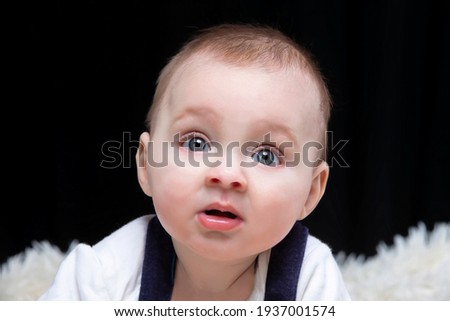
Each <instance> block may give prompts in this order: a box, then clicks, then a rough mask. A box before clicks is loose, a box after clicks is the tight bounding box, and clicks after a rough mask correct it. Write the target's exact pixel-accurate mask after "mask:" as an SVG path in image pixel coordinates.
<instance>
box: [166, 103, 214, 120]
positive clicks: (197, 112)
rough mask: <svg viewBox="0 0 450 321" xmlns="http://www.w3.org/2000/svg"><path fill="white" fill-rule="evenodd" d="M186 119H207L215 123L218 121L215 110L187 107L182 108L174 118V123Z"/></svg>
mask: <svg viewBox="0 0 450 321" xmlns="http://www.w3.org/2000/svg"><path fill="white" fill-rule="evenodd" d="M186 117H194V118H195V117H198V118H203V119H207V120H208V121H211V122H215V121H218V120H219V119H220V116H219V114H217V113H216V111H215V110H213V109H211V108H208V107H203V106H189V107H186V108H184V109H183V110H182V111H181V112H180V113H178V114H176V115H175V117H174V121H173V122H174V123H177V122H178V121H180V120H182V119H184V118H186Z"/></svg>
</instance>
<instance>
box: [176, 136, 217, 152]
mask: <svg viewBox="0 0 450 321" xmlns="http://www.w3.org/2000/svg"><path fill="white" fill-rule="evenodd" d="M181 146H183V147H187V148H189V149H190V150H191V151H193V152H207V151H209V150H210V149H211V148H210V146H209V143H208V142H206V141H205V140H204V139H203V138H201V137H192V138H189V139H187V140H186V141H184V142H183V144H182V145H181Z"/></svg>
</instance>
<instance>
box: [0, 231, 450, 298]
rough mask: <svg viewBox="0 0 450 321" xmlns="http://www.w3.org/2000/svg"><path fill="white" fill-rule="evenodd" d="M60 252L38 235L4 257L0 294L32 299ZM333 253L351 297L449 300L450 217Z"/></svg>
mask: <svg viewBox="0 0 450 321" xmlns="http://www.w3.org/2000/svg"><path fill="white" fill-rule="evenodd" d="M76 244H77V242H76V241H74V242H73V243H72V245H71V247H70V248H69V251H70V250H71V249H72V248H73V247H74V246H75V245H76ZM69 251H68V252H69ZM65 255H66V253H63V252H62V251H61V250H60V249H59V248H58V247H56V246H55V245H52V244H50V243H49V242H47V241H42V242H33V243H32V246H31V247H30V248H27V249H25V251H23V252H22V253H20V254H18V255H15V256H13V257H11V258H9V259H8V261H7V262H6V263H4V264H3V265H2V266H1V267H0V300H3V301H4V300H36V299H37V298H38V297H39V296H40V295H41V294H42V293H43V292H44V291H45V290H46V289H47V287H48V286H49V285H50V284H51V282H52V280H53V278H54V275H55V273H56V271H57V269H58V266H59V264H60V263H61V261H62V260H63V259H64V257H65ZM336 259H337V262H338V264H339V266H340V267H341V271H342V275H343V277H344V280H345V283H346V285H347V288H348V290H349V292H350V295H351V296H352V299H353V300H450V223H441V224H437V225H436V226H435V228H434V229H433V231H431V232H428V231H427V229H426V227H425V225H424V224H422V223H421V224H419V225H418V226H417V227H414V228H411V229H410V231H409V235H408V236H407V237H402V236H396V237H395V239H394V244H393V245H392V246H386V245H385V244H380V245H379V246H378V248H377V254H376V255H375V256H372V257H370V258H364V257H363V256H355V255H346V254H344V253H340V254H339V255H337V257H336Z"/></svg>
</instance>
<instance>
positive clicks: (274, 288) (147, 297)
mask: <svg viewBox="0 0 450 321" xmlns="http://www.w3.org/2000/svg"><path fill="white" fill-rule="evenodd" d="M307 239H308V229H307V228H306V227H304V226H303V225H302V224H301V223H300V222H298V221H297V222H296V223H295V225H294V226H293V228H292V230H291V231H290V232H289V234H288V235H287V236H286V237H285V238H284V239H283V240H282V241H281V242H280V243H278V244H277V245H276V246H275V247H273V248H272V250H271V253H270V261H269V267H268V271H267V279H266V292H265V295H264V300H265V301H293V300H295V299H296V295H297V284H298V279H299V276H300V270H301V267H302V262H303V256H304V254H305V248H306V242H307ZM175 257H176V256H175V250H174V248H173V244H172V239H171V237H170V235H169V234H167V232H166V231H165V230H164V228H163V227H162V226H161V223H160V222H159V220H158V218H157V217H154V218H152V219H151V220H150V222H149V225H148V230H147V239H146V245H145V254H144V262H143V266H142V279H141V290H140V293H139V300H140V301H170V299H171V297H172V289H173V277H174V276H173V271H174V264H175Z"/></svg>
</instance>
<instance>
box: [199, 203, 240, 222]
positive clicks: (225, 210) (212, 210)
mask: <svg viewBox="0 0 450 321" xmlns="http://www.w3.org/2000/svg"><path fill="white" fill-rule="evenodd" d="M203 212H204V213H205V214H206V215H216V216H223V217H228V218H239V219H242V216H241V214H240V213H239V212H238V211H237V210H236V209H235V208H234V207H233V206H232V205H231V204H228V203H220V202H216V203H212V204H210V205H208V206H207V207H206V208H205V210H204V211H203Z"/></svg>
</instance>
